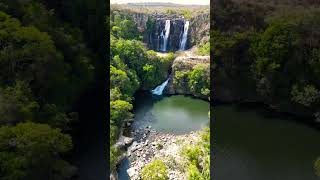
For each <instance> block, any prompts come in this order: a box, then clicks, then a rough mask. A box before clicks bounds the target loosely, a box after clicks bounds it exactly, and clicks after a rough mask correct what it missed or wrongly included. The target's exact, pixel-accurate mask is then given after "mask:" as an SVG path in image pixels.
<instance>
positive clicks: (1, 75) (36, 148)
mask: <svg viewBox="0 0 320 180" xmlns="http://www.w3.org/2000/svg"><path fill="white" fill-rule="evenodd" d="M96 3H98V2H96V1H95V2H89V1H68V2H65V1H46V0H27V1H16V0H8V1H1V2H0V69H1V70H0V117H1V118H0V179H6V180H20V179H35V180H36V179H41V180H42V179H68V178H70V177H71V176H72V175H74V172H75V167H74V166H72V165H71V164H70V163H69V162H68V161H66V160H65V156H66V155H67V154H66V153H68V152H69V151H70V150H72V148H73V143H72V138H71V135H70V132H71V130H72V123H73V122H77V121H78V120H79V119H81V117H79V111H78V110H77V106H79V102H81V101H80V100H81V99H80V98H81V97H82V96H83V94H85V93H86V92H87V91H88V90H89V89H90V88H91V87H92V86H93V84H98V83H101V82H100V81H101V73H102V70H101V69H103V64H102V63H101V62H103V61H102V57H103V53H104V52H103V50H102V49H100V48H98V47H102V45H101V44H103V41H101V40H100V39H101V38H100V35H101V34H103V30H104V28H103V27H104V26H103V24H101V21H100V19H101V18H99V17H98V16H101V17H102V18H103V16H104V11H105V10H103V11H102V10H101V9H97V6H96V5H97V4H96ZM71 5H72V6H71ZM100 7H101V8H103V4H101V6H100ZM90 8H91V9H90ZM92 10H94V11H96V14H92ZM99 13H100V14H99ZM90 18H91V19H90ZM102 22H103V21H102ZM99 26H101V28H98V27H99ZM88 32H91V33H92V34H94V35H92V34H90V35H89V33H88ZM98 75H99V76H100V77H99V78H100V79H98V78H96V77H98ZM101 84H102V83H101Z"/></svg>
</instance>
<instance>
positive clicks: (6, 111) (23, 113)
mask: <svg viewBox="0 0 320 180" xmlns="http://www.w3.org/2000/svg"><path fill="white" fill-rule="evenodd" d="M38 110H39V104H38V103H37V102H36V101H35V99H34V97H33V96H32V92H31V89H30V88H29V87H28V86H27V84H26V83H25V82H23V81H17V82H16V83H15V85H14V86H13V87H6V88H0V117H1V119H0V124H1V125H15V124H16V123H18V122H23V121H26V120H34V119H35V117H36V113H37V112H38Z"/></svg>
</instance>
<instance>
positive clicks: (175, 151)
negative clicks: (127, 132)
mask: <svg viewBox="0 0 320 180" xmlns="http://www.w3.org/2000/svg"><path fill="white" fill-rule="evenodd" d="M132 134H133V136H134V141H133V143H132V145H131V146H129V147H128V150H127V154H126V155H127V157H128V158H129V161H130V168H129V169H128V170H127V172H128V175H129V176H130V178H131V179H132V180H137V179H140V177H139V176H140V173H141V170H142V169H143V167H144V166H145V165H147V164H148V163H150V162H152V161H153V160H155V159H161V160H162V161H163V162H164V163H165V164H166V165H167V168H168V172H169V179H170V180H178V179H179V180H181V179H186V175H185V172H183V169H184V168H183V167H184V164H185V163H184V161H185V159H184V157H183V156H181V150H182V147H184V146H185V145H186V144H189V145H190V144H194V143H196V142H198V141H199V139H200V136H199V134H198V133H195V132H191V133H189V134H185V135H174V134H170V133H160V132H157V131H156V130H154V129H152V128H151V127H150V126H149V127H146V128H143V129H136V130H134V131H132Z"/></svg>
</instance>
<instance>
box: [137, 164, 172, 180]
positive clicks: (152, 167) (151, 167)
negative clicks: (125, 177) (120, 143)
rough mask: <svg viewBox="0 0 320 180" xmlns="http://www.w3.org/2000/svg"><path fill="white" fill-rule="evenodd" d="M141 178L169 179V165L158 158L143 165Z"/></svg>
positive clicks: (150, 179)
mask: <svg viewBox="0 0 320 180" xmlns="http://www.w3.org/2000/svg"><path fill="white" fill-rule="evenodd" d="M141 178H142V179H143V180H167V179H169V177H168V171H167V167H166V165H165V164H164V163H163V162H162V161H161V160H159V159H156V160H154V161H152V162H151V163H149V164H147V165H146V166H145V167H143V169H142V171H141Z"/></svg>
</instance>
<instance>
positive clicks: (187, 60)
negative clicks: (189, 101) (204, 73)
mask: <svg viewBox="0 0 320 180" xmlns="http://www.w3.org/2000/svg"><path fill="white" fill-rule="evenodd" d="M185 55H186V56H183V55H181V56H179V57H177V58H176V59H175V60H174V61H173V64H172V72H171V75H170V77H169V82H168V85H167V87H166V89H165V91H164V93H165V94H170V95H173V94H183V95H193V96H195V97H198V98H202V99H208V97H207V96H204V95H201V94H194V93H192V92H191V91H190V89H189V86H188V81H185V82H180V83H181V84H182V85H181V86H177V85H175V84H174V83H173V79H174V77H175V74H176V71H189V70H192V68H193V67H194V66H195V65H197V64H206V65H208V66H210V56H195V55H192V54H191V53H188V52H185ZM208 76H210V74H208Z"/></svg>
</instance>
